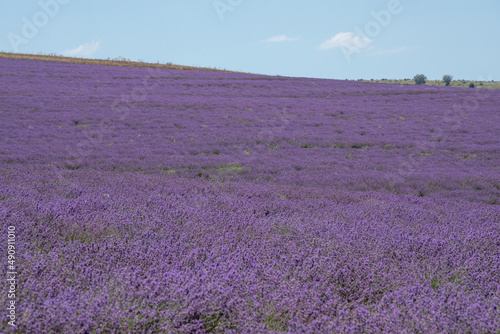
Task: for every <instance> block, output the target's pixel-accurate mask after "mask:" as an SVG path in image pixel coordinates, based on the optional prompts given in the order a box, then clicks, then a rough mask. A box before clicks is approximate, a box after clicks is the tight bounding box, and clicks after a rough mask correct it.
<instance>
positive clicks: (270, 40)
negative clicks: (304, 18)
mask: <svg viewBox="0 0 500 334" xmlns="http://www.w3.org/2000/svg"><path fill="white" fill-rule="evenodd" d="M296 40H298V38H291V37H287V36H286V35H277V36H274V37H271V38H268V39H266V40H265V41H264V43H280V42H293V41H296Z"/></svg>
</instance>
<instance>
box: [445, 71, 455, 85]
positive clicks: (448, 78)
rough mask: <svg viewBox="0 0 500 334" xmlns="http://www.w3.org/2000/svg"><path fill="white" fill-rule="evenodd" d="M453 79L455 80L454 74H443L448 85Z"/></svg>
mask: <svg viewBox="0 0 500 334" xmlns="http://www.w3.org/2000/svg"><path fill="white" fill-rule="evenodd" d="M451 80H453V76H452V75H449V74H445V75H443V81H444V83H445V84H446V86H449V85H450V83H451Z"/></svg>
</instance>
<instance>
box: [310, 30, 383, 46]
mask: <svg viewBox="0 0 500 334" xmlns="http://www.w3.org/2000/svg"><path fill="white" fill-rule="evenodd" d="M372 42H373V40H371V39H370V38H368V37H360V36H357V35H356V34H355V33H353V32H340V33H338V34H337V35H335V36H333V37H332V38H330V39H328V40H326V41H324V42H323V43H322V44H321V45H320V46H319V48H320V50H328V49H333V48H345V49H349V50H350V49H362V48H365V47H367V46H368V45H369V44H370V43H372Z"/></svg>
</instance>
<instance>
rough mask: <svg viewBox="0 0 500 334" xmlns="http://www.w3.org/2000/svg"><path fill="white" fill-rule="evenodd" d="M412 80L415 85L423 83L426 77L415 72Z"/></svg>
mask: <svg viewBox="0 0 500 334" xmlns="http://www.w3.org/2000/svg"><path fill="white" fill-rule="evenodd" d="M413 80H414V81H415V84H416V85H425V81H426V80H427V77H426V76H425V75H423V74H417V75H416V76H415V77H413Z"/></svg>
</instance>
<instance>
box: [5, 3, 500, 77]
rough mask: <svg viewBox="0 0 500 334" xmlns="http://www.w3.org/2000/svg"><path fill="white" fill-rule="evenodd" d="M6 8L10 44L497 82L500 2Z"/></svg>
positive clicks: (203, 62)
mask: <svg viewBox="0 0 500 334" xmlns="http://www.w3.org/2000/svg"><path fill="white" fill-rule="evenodd" d="M146 4H147V5H146ZM1 9H2V10H1V12H0V51H6V52H20V53H39V52H41V53H44V54H50V53H53V54H57V55H59V54H62V55H67V56H75V57H86V58H99V59H106V58H117V57H124V58H128V59H131V60H142V61H147V62H157V61H159V62H161V63H166V62H172V63H174V64H182V65H193V66H204V67H216V68H222V69H228V70H235V71H244V72H252V73H262V74H270V75H282V76H303V77H318V78H334V79H372V78H373V79H382V78H388V79H403V78H413V76H414V75H415V74H418V73H423V74H425V75H426V76H427V77H428V78H429V79H441V78H442V76H443V75H444V74H451V75H453V76H454V78H456V79H466V80H499V79H500V65H499V64H498V59H500V43H499V40H498V36H500V19H499V18H500V1H499V0H478V1H461V2H457V1H456V0H441V1H430V0H421V1H416V0H413V1H411V0H380V1H379V0H373V1H347V0H318V1H306V0H287V1H275V0H267V1H265V0H252V1H250V0H203V1H180V0H177V1H174V0H162V1H160V0H151V1H147V2H139V1H128V0H120V1H118V0H108V1H95V0H90V1H75V0H34V1H32V0H23V1H18V0H3V1H2V6H1Z"/></svg>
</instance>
